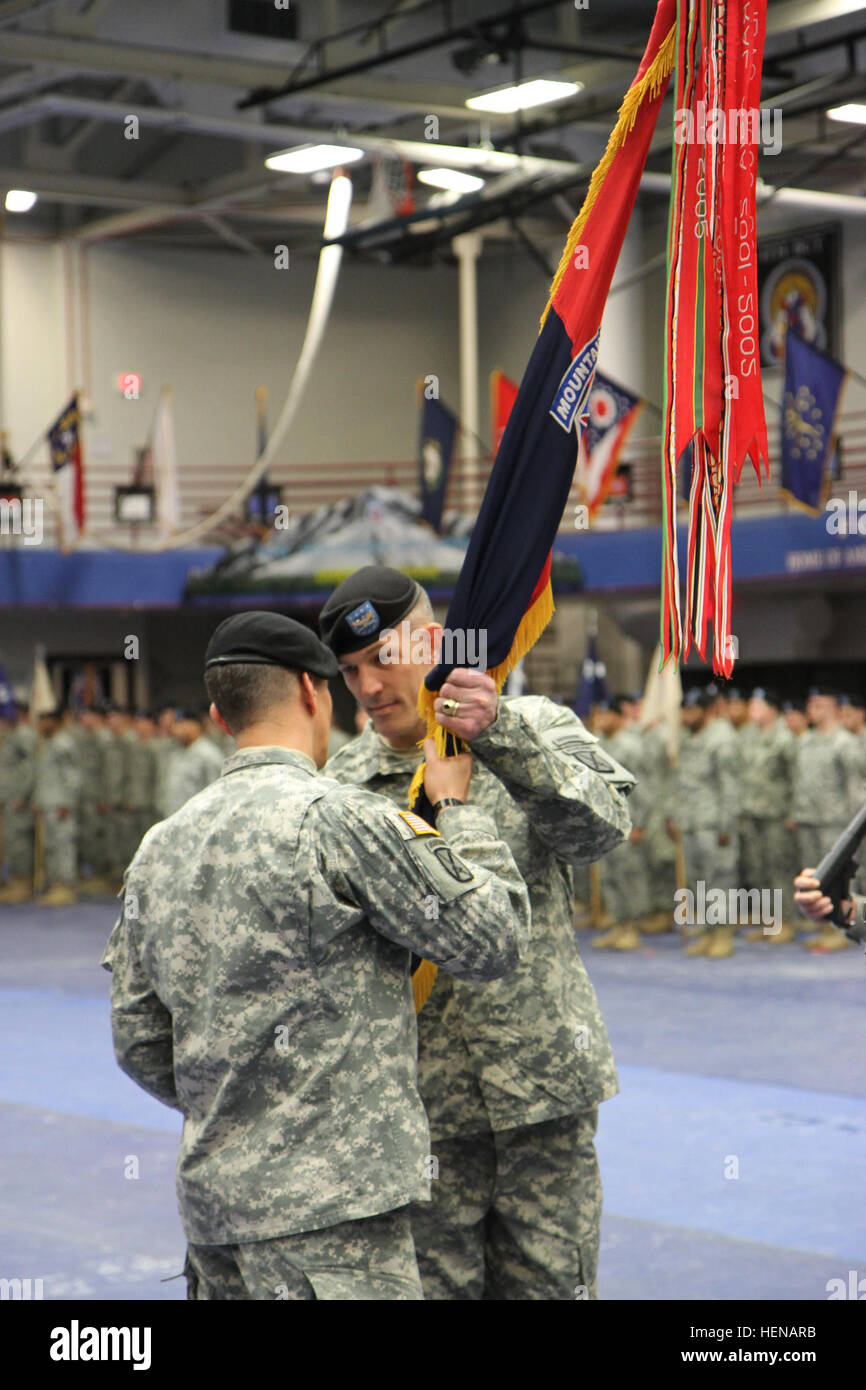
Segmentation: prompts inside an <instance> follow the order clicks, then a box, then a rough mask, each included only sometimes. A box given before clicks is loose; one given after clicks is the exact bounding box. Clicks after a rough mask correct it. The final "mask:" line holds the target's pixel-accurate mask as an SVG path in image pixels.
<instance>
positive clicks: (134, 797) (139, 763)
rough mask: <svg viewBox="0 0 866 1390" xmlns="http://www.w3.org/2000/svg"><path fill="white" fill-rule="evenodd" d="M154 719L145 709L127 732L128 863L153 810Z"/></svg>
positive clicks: (151, 817) (154, 789)
mask: <svg viewBox="0 0 866 1390" xmlns="http://www.w3.org/2000/svg"><path fill="white" fill-rule="evenodd" d="M155 734H156V722H155V720H154V719H153V718H152V717H151V716H150V715H149V714H145V713H139V714H136V716H135V719H134V722H133V728H132V730H131V732H130V744H129V751H128V754H127V758H128V772H129V790H128V793H127V799H128V801H129V811H130V826H129V853H128V858H127V863H128V862H129V860H130V859H131V858H132V856H133V855H134V854H135V851H136V850H137V849H138V846H139V845H140V843H141V841H142V839H143V838H144V836H145V835H146V834H147V832H148V830H149V829H150V827H151V826H152V825H153V823H154V821H155V820H156V819H157V814H156V771H157V765H156V749H155V748H154V736H155Z"/></svg>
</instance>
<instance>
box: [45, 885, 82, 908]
mask: <svg viewBox="0 0 866 1390" xmlns="http://www.w3.org/2000/svg"><path fill="white" fill-rule="evenodd" d="M77 902H78V894H77V893H76V892H75V890H74V888H70V886H69V884H68V883H54V884H52V885H51V887H50V888H49V889H48V892H47V893H43V894H42V895H41V897H39V898H37V899H36V905H37V907H71V906H72V904H73V903H77Z"/></svg>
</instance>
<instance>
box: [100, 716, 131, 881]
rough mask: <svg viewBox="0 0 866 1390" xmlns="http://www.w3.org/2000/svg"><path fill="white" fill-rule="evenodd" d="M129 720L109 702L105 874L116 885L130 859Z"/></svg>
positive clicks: (105, 787)
mask: <svg viewBox="0 0 866 1390" xmlns="http://www.w3.org/2000/svg"><path fill="white" fill-rule="evenodd" d="M131 723H132V720H131V716H130V713H129V711H128V710H126V709H122V708H120V707H119V706H118V705H111V706H109V709H108V718H107V726H106V730H105V762H104V777H103V786H104V789H105V808H106V809H105V817H106V824H105V841H106V856H107V861H108V875H109V879H110V881H111V882H112V884H113V886H115V887H116V886H117V885H118V884H119V883H120V881H121V879H122V877H123V871H124V869H125V868H126V866H127V864H128V863H129V854H128V850H129V838H130V836H129V823H130V811H129V803H128V800H127V797H128V788H129V739H128V738H127V737H126V735H127V732H128V730H129V728H130V725H131Z"/></svg>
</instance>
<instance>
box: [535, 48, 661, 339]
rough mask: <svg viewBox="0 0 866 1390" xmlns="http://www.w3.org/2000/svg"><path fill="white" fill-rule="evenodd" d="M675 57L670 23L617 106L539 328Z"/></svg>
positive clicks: (569, 236)
mask: <svg viewBox="0 0 866 1390" xmlns="http://www.w3.org/2000/svg"><path fill="white" fill-rule="evenodd" d="M676 56H677V26H676V25H675V24H672V25H671V27H670V29H669V30H668V33H667V34H666V36H665V39H664V41H663V43H662V45H661V47H660V49H659V51H658V53H657V54H656V56H655V58H653V60H652V62H651V63H650V65H649V67H648V68H647V70H646V72H645V73H644V75H643V77H641V78H640V79H639V81H637V82H635V83H633V84H632V86H631V87H629V89H628V91H627V92H626V94H625V96H624V97H623V100H622V105H621V106H620V108H619V117H618V120H617V123H616V125H615V126H614V128H613V130H612V131H611V136H610V139H609V140H608V142H607V149H606V150H605V152H604V154H603V155H602V157H601V159H600V160H599V162H598V164H597V165H596V167H595V169H594V171H593V175H592V178H591V179H590V181H589V188H588V189H587V192H586V197H585V198H584V200H583V206H582V208H581V209H580V212H579V213H578V214H577V217H576V218H575V219H574V222H573V223H572V227H571V231H570V232H569V234H568V241H567V242H566V243H565V250H564V251H563V253H562V258H561V260H560V262H559V266H558V268H557V271H556V274H555V275H554V277H553V283H552V284H551V286H550V297H549V299H548V301H547V303H546V304H545V306H544V313H543V314H542V315H541V323H540V325H539V326H540V327H541V328H543V327H544V320H545V319H546V318H547V314H548V310H549V309H550V306H551V304H552V303H553V296H554V295H555V294H556V291H557V290H558V289H559V286H560V284H561V282H562V278H563V276H564V275H565V272H566V270H567V269H568V267H569V264H570V263H571V260H572V257H573V256H574V253H575V251H576V249H577V246H578V244H579V242H580V238H581V237H582V236H583V233H584V230H585V228H586V224H587V222H588V221H589V214H590V213H591V212H592V210H593V208H594V207H595V200H596V198H597V197H598V195H599V192H600V190H601V186H602V184H603V183H604V181H605V179H606V178H607V176H608V173H609V172H610V168H611V165H612V164H613V161H614V159H615V158H616V156H617V154H618V153H619V151H620V150H621V149H622V147H623V145H624V144H625V142H626V140H627V139H628V137H629V135H630V134H631V131H632V127H633V126H634V123H635V120H636V119H637V113H638V110H639V108H640V107H641V105H642V104H643V102H644V101H646V99H647V98H649V99H650V100H652V98H653V97H655V96H658V93H659V92H660V91H661V88H662V87H663V86H664V84H665V82H666V81H667V80H668V78H669V77H670V75H671V73H672V72H673V70H674V63H675V62H676Z"/></svg>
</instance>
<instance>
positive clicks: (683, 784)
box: [668, 686, 740, 959]
mask: <svg viewBox="0 0 866 1390" xmlns="http://www.w3.org/2000/svg"><path fill="white" fill-rule="evenodd" d="M681 718H682V723H683V730H684V732H683V737H682V739H681V741H680V749H679V763H678V767H677V777H676V802H675V805H676V814H675V817H673V818H671V819H670V820H669V822H668V833H669V834H670V835H671V837H672V838H676V836H677V835H679V836H681V840H682V848H683V857H684V859H685V868H686V878H687V882H688V887H689V889H690V890H691V891H692V893H693V894H694V899H693V901H694V902H695V903H697V902H698V901H699V900H703V901H705V900H706V895H707V894H709V892H710V890H713V889H721V890H722V891H723V892H724V893H725V894H726V896H727V894H728V893H729V891H730V889H732V888H735V887H736V886H737V863H738V850H739V846H738V836H737V817H738V814H739V788H738V785H737V776H738V772H739V770H740V759H739V754H738V750H737V746H736V743H735V740H736V735H735V734H734V733H733V732H732V731H731V726H730V724H729V723H728V721H727V720H726V719H724V718H723V717H722V716H721V715H720V713H719V696H718V691H717V689H716V687H715V686H709V687H707V689H705V690H699V689H692V690H689V691H687V693H686V695H685V698H684V700H683V708H682V715H681ZM698 883H702V884H703V886H704V893H703V894H701V893H700V892H699V890H697V889H696V885H697V884H698ZM687 925H689V926H690V927H692V928H694V927H695V926H697V925H701V926H702V928H703V930H701V931H699V932H698V933H697V935H695V936H694V940H692V941H691V942H690V943H689V944H688V945H687V946H686V954H687V955H690V956H698V955H706V956H710V957H712V958H714V959H720V958H722V957H725V956H729V955H731V954H732V952H733V949H734V926H733V925H732V924H731V923H730V922H724V923H720V924H712V925H710V924H707V923H701V924H698V923H697V922H695V921H689V922H688V924H687ZM692 934H693V935H694V933H692Z"/></svg>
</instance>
